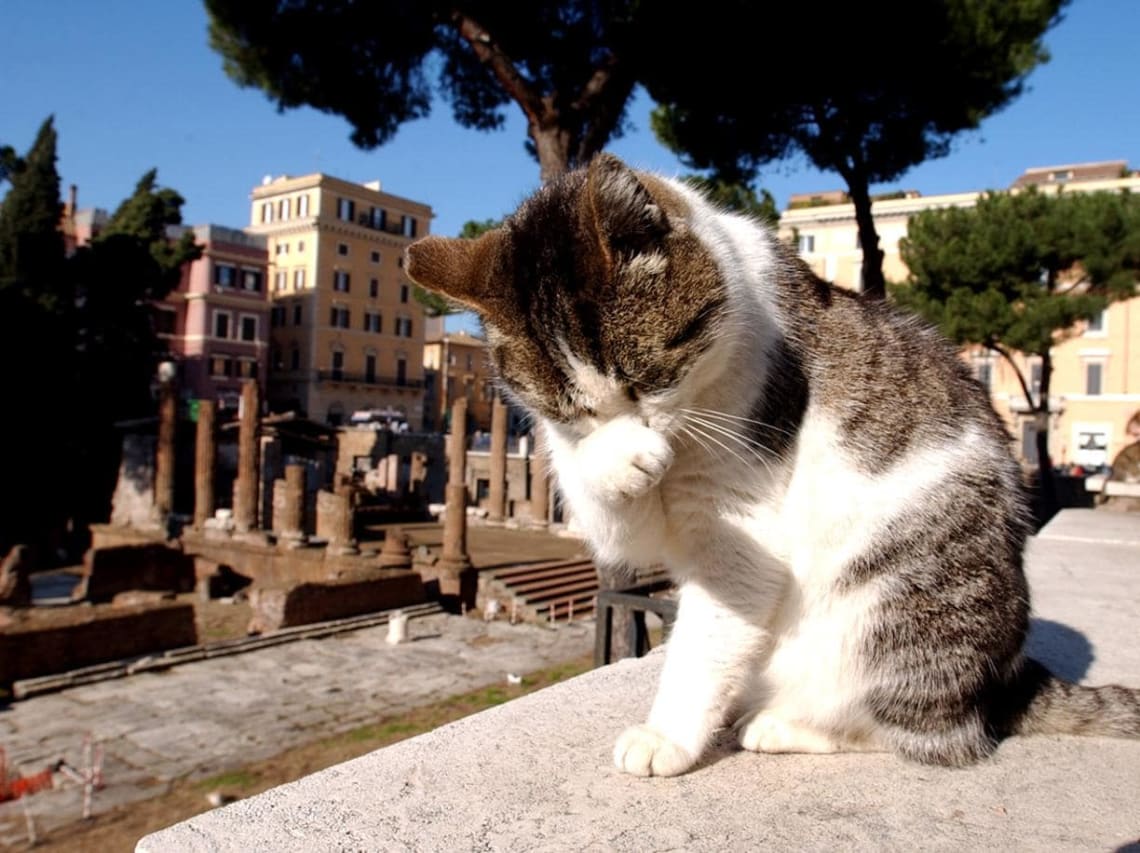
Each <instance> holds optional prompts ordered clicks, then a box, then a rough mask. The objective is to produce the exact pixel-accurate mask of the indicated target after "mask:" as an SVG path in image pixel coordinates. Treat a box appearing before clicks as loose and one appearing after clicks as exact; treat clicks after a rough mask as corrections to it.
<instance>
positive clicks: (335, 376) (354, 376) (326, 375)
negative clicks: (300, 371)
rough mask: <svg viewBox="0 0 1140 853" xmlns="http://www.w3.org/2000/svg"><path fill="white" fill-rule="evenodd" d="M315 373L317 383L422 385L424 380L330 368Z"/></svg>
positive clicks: (395, 386) (389, 385)
mask: <svg viewBox="0 0 1140 853" xmlns="http://www.w3.org/2000/svg"><path fill="white" fill-rule="evenodd" d="M315 374H316V375H315V381H316V382H317V383H318V384H320V383H321V382H342V383H345V384H351V385H375V386H385V387H388V388H423V387H424V381H423V380H422V379H408V378H407V377H406V376H377V375H375V374H372V375H370V374H367V373H349V372H348V371H347V370H336V369H332V368H330V369H327V370H324V369H322V370H317V371H315Z"/></svg>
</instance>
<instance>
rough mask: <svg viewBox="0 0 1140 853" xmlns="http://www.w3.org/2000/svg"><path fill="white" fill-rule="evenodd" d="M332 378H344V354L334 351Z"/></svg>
mask: <svg viewBox="0 0 1140 853" xmlns="http://www.w3.org/2000/svg"><path fill="white" fill-rule="evenodd" d="M332 378H333V379H343V378H344V353H343V352H341V351H340V350H336V351H334V352H333V354H332Z"/></svg>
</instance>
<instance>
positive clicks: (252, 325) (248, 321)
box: [241, 317, 257, 341]
mask: <svg viewBox="0 0 1140 853" xmlns="http://www.w3.org/2000/svg"><path fill="white" fill-rule="evenodd" d="M241 339H242V340H243V341H256V340H257V318H256V317H242V318H241Z"/></svg>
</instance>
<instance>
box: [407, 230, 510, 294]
mask: <svg viewBox="0 0 1140 853" xmlns="http://www.w3.org/2000/svg"><path fill="white" fill-rule="evenodd" d="M497 244H498V235H496V234H495V233H494V232H489V233H487V234H484V235H483V236H481V237H479V238H478V239H477V240H466V239H460V238H452V237H424V238H423V239H422V240H417V241H416V242H414V243H412V245H410V246H409V247H408V251H407V261H406V262H405V264H404V271H405V272H406V273H407V274H408V278H410V279H411V280H412V281H414V282H415V283H416V284H418V285H420V286H421V287H424V288H426V289H428V290H432V291H435V292H436V293H441V294H443V295H444V296H446V297H448V298H450V299H454V300H455V301H456V302H462V303H463V304H464V305H467V306H470V307H471V308H474V309H475V310H476V311H479V312H481V313H482V312H486V310H487V308H488V304H489V302H490V301H491V299H492V294H491V293H490V292H489V291H490V286H489V285H490V283H491V277H490V276H489V275H487V271H488V267H489V261H490V260H491V256H492V254H493V252H494V251H495V247H496V246H497Z"/></svg>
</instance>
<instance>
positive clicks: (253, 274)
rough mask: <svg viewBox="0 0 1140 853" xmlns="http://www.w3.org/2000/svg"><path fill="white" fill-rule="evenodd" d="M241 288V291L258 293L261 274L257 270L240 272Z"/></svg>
mask: <svg viewBox="0 0 1140 853" xmlns="http://www.w3.org/2000/svg"><path fill="white" fill-rule="evenodd" d="M241 286H242V290H252V291H254V292H257V293H260V292H261V272H260V271H259V270H242V271H241Z"/></svg>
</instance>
